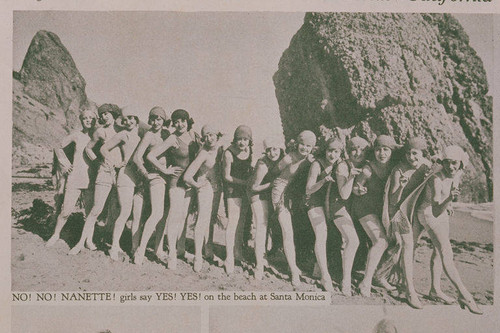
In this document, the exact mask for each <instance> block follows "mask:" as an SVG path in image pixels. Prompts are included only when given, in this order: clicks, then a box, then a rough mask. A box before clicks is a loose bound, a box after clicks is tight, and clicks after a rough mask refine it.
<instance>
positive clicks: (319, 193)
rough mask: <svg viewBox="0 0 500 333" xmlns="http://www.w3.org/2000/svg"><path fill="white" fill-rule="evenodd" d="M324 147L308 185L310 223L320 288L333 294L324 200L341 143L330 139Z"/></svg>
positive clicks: (331, 179)
mask: <svg viewBox="0 0 500 333" xmlns="http://www.w3.org/2000/svg"><path fill="white" fill-rule="evenodd" d="M323 145H324V147H321V149H322V150H323V151H322V152H320V153H319V157H318V158H316V160H315V161H314V162H313V163H312V165H311V168H310V169H309V176H308V177H307V183H306V206H307V207H308V210H307V215H308V216H309V221H310V222H311V225H312V228H313V230H314V235H315V238H316V241H315V244H314V253H315V254H316V260H317V262H318V265H319V269H320V271H321V285H322V286H323V288H324V289H325V291H333V285H332V278H331V277H330V273H329V272H328V265H327V257H326V239H327V236H328V232H327V226H326V217H325V209H324V207H325V200H326V192H327V190H328V185H329V183H332V182H334V178H333V176H332V175H333V174H334V173H335V171H336V169H337V166H338V164H339V162H340V161H341V158H340V155H341V154H342V148H343V144H342V141H340V140H339V139H336V138H331V139H328V140H327V141H326V142H325V143H324V144H323Z"/></svg>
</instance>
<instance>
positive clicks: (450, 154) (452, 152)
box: [443, 145, 469, 167]
mask: <svg viewBox="0 0 500 333" xmlns="http://www.w3.org/2000/svg"><path fill="white" fill-rule="evenodd" d="M443 160H455V161H460V162H462V163H463V166H464V167H465V166H466V165H467V163H469V155H467V153H466V152H465V151H464V150H463V149H462V148H461V147H460V146H456V145H452V146H448V147H446V148H445V149H444V150H443Z"/></svg>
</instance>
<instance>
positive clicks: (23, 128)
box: [12, 31, 95, 169]
mask: <svg viewBox="0 0 500 333" xmlns="http://www.w3.org/2000/svg"><path fill="white" fill-rule="evenodd" d="M13 77H14V79H13V91H12V101H13V102H12V104H13V133H12V135H13V138H12V146H13V147H12V159H13V161H12V164H13V168H14V169H16V168H18V167H20V166H23V165H29V166H31V167H34V166H36V165H44V164H50V163H51V162H52V148H53V147H54V145H55V144H56V143H57V142H59V140H61V138H62V137H63V136H65V135H67V134H68V132H69V131H70V130H71V129H73V128H77V127H78V126H79V121H78V112H79V111H80V110H82V109H84V108H93V107H95V105H94V104H93V103H92V102H90V101H89V100H88V99H87V95H86V93H85V80H84V79H83V77H82V76H81V74H80V72H79V71H78V69H77V67H76V65H75V62H74V61H73V58H72V57H71V55H70V54H69V52H68V50H67V49H66V48H65V47H64V45H63V44H62V43H61V41H60V39H59V37H58V36H57V35H55V34H54V33H52V32H48V31H39V32H38V33H37V34H36V35H35V36H34V37H33V39H32V41H31V44H30V46H29V48H28V51H27V53H26V56H25V58H24V61H23V65H22V67H21V70H20V71H19V72H14V73H13Z"/></svg>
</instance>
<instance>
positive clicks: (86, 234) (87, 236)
mask: <svg viewBox="0 0 500 333" xmlns="http://www.w3.org/2000/svg"><path fill="white" fill-rule="evenodd" d="M110 191H111V185H101V184H96V185H95V191H94V206H93V207H92V209H91V210H90V213H89V215H88V216H87V219H86V220H85V225H84V226H83V231H82V236H81V237H80V240H79V241H78V243H77V244H76V245H75V246H74V247H73V248H72V249H71V251H70V252H69V254H72V255H74V254H78V253H79V252H80V251H81V250H82V249H83V246H84V245H85V243H87V244H88V245H90V247H92V245H93V244H92V236H93V234H94V225H95V223H96V221H97V217H98V216H99V214H101V212H102V210H103V209H104V204H105V203H106V199H107V198H108V194H109V192H110ZM89 240H90V241H89ZM94 247H95V246H94Z"/></svg>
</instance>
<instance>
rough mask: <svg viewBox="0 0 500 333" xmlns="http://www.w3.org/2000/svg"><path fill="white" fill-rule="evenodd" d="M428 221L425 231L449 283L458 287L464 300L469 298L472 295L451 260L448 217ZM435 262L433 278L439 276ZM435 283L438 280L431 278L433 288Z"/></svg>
mask: <svg viewBox="0 0 500 333" xmlns="http://www.w3.org/2000/svg"><path fill="white" fill-rule="evenodd" d="M428 222H430V223H428V225H429V229H428V230H427V232H428V233H429V236H430V237H431V240H432V244H433V245H434V248H435V250H436V251H437V253H438V254H439V256H440V258H441V261H442V263H443V268H444V271H445V273H446V275H447V276H448V278H449V279H450V281H451V283H453V285H454V286H455V288H457V289H458V292H459V293H460V295H461V296H462V298H463V299H465V300H471V299H472V295H471V293H470V292H469V291H468V290H467V288H466V287H465V285H464V283H463V282H462V279H461V278H460V274H459V273H458V270H457V268H456V266H455V263H454V262H453V251H452V249H451V243H450V238H449V232H450V230H449V221H448V219H439V220H437V221H428ZM432 222H434V223H432ZM434 261H435V260H434ZM437 264H438V262H434V264H433V276H432V277H433V279H438V278H440V276H437V274H439V273H440V272H439V268H437V267H436V266H438V265H437ZM437 284H438V282H437V281H434V280H433V282H432V285H433V288H436V285H437Z"/></svg>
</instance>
